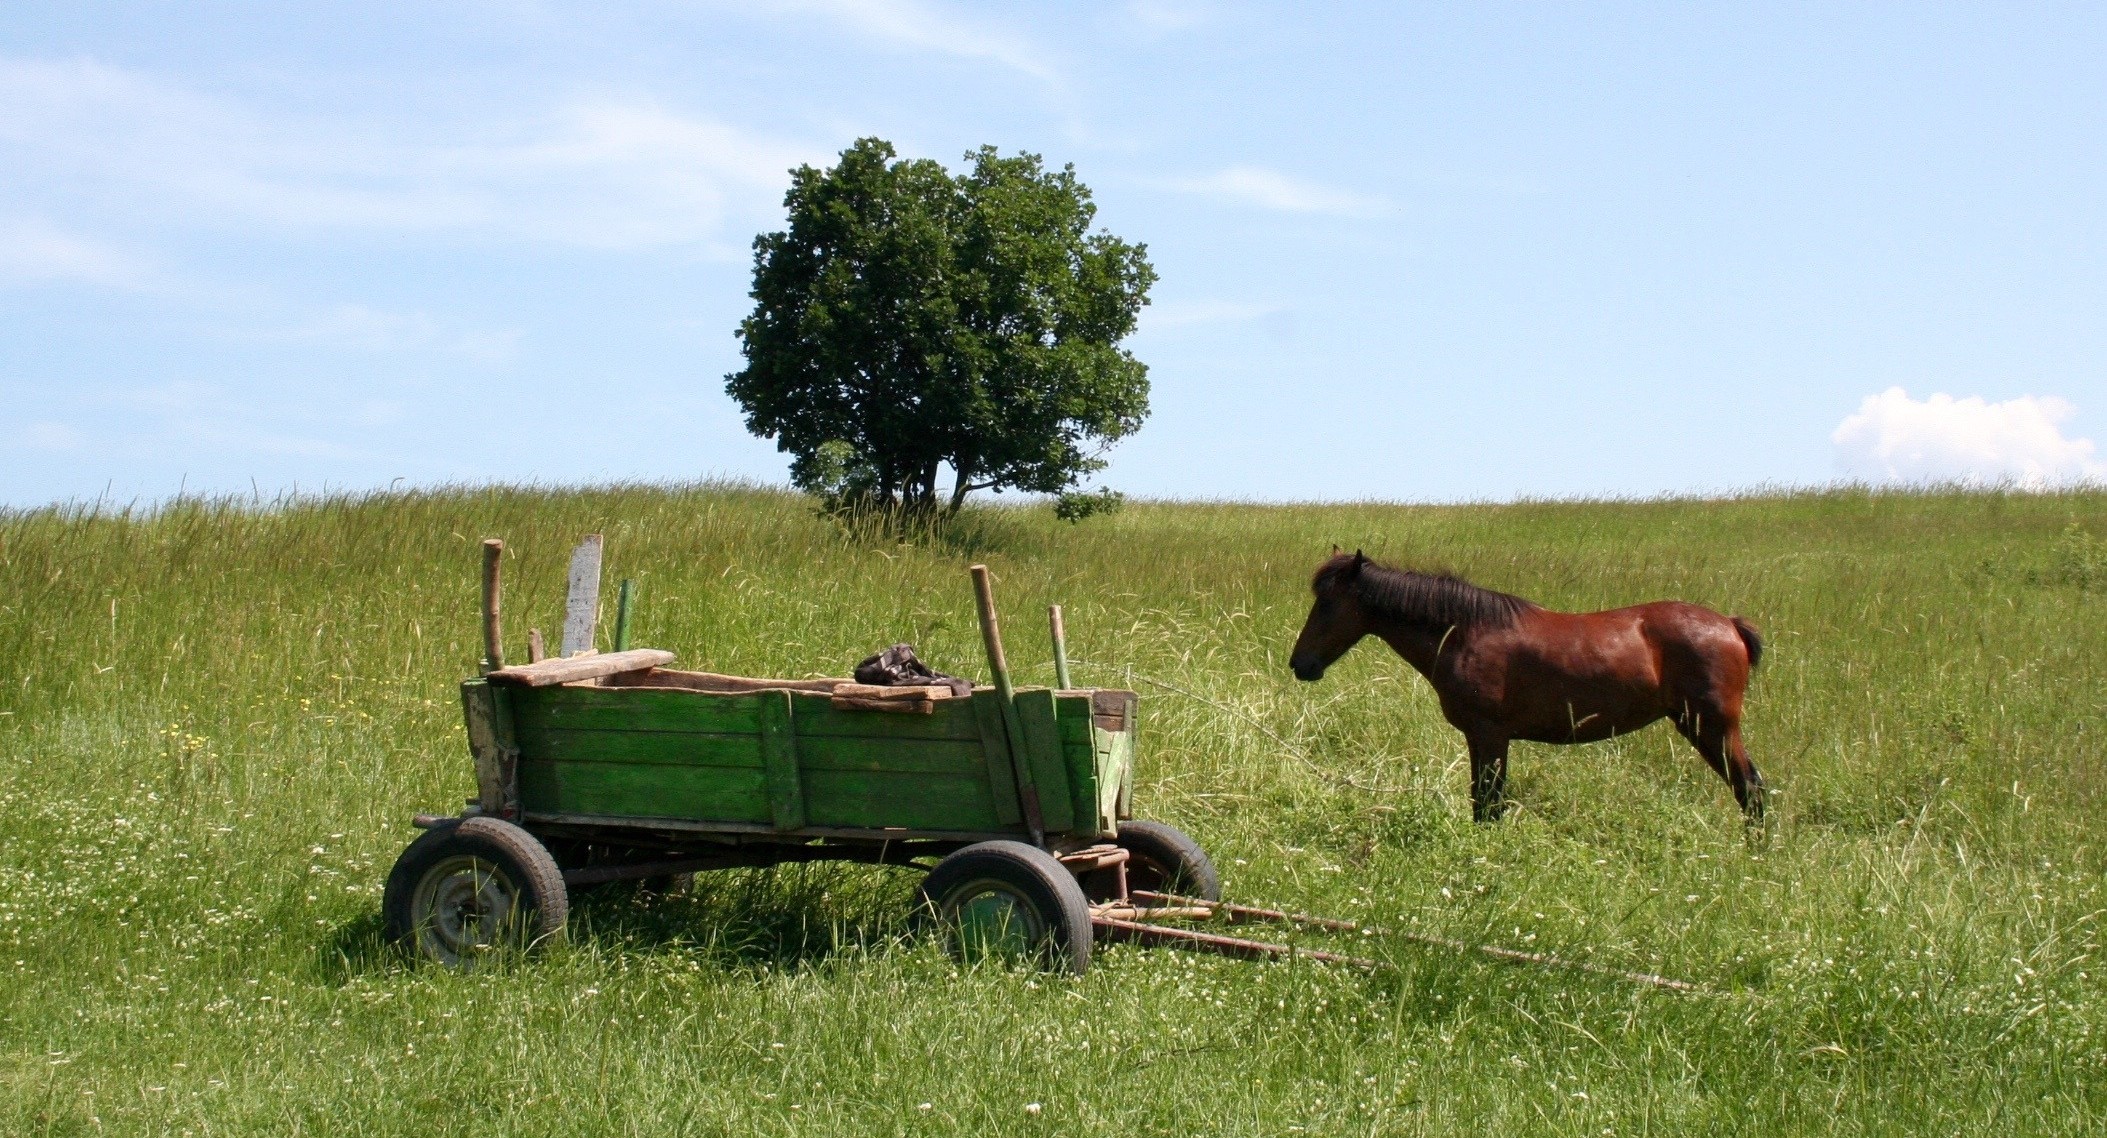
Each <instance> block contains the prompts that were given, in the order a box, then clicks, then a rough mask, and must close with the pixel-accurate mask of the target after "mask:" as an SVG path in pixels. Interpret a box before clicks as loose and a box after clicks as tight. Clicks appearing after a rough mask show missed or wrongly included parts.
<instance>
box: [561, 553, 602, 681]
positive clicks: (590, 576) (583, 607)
mask: <svg viewBox="0 0 2107 1138" xmlns="http://www.w3.org/2000/svg"><path fill="white" fill-rule="evenodd" d="M599 623H600V535H599V534H596V533H589V534H586V535H585V540H584V541H582V542H579V543H578V548H576V549H574V550H572V551H571V575H570V587H569V589H568V590H566V591H565V593H564V602H563V654H564V655H566V656H575V655H577V654H578V653H580V652H583V651H586V650H587V649H589V648H591V647H592V646H593V631H594V630H595V629H596V628H597V627H598V626H599Z"/></svg>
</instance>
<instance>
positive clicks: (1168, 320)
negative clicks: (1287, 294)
mask: <svg viewBox="0 0 2107 1138" xmlns="http://www.w3.org/2000/svg"><path fill="white" fill-rule="evenodd" d="M1287 310H1288V306H1287V305H1284V304H1261V303H1257V302H1255V301H1247V300H1169V301H1164V302H1163V303H1161V304H1151V305H1149V306H1148V307H1147V308H1144V309H1142V311H1141V320H1142V326H1143V327H1144V328H1157V329H1162V328H1189V327H1192V326H1194V325H1198V324H1242V323H1246V322H1248V321H1252V320H1260V319H1263V318H1265V317H1268V316H1278V315H1280V314H1282V313H1284V312H1286V311H1287Z"/></svg>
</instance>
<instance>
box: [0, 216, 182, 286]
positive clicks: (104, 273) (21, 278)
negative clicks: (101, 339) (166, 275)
mask: <svg viewBox="0 0 2107 1138" xmlns="http://www.w3.org/2000/svg"><path fill="white" fill-rule="evenodd" d="M158 276H159V274H158V273H157V272H156V271H155V269H154V266H153V265H152V264H151V263H150V262H148V261H147V260H146V259H145V258H142V257H140V256H138V255H136V254H133V253H130V252H127V251H125V250H123V249H120V248H118V247H116V246H115V245H112V244H110V243H108V242H106V241H98V240H96V239H94V238H91V237H85V236H82V235H80V234H77V233H69V232H67V231H65V230H62V229H60V228H59V227H58V226H56V225H53V224H52V223H51V222H49V221H46V220H44V219H43V218H39V217H18V218H0V283H15V284H50V283H55V282H65V283H73V284H90V285H101V286H104V287H108V288H121V289H140V288H146V287H149V286H150V285H152V284H153V283H155V281H156V280H157V278H158Z"/></svg>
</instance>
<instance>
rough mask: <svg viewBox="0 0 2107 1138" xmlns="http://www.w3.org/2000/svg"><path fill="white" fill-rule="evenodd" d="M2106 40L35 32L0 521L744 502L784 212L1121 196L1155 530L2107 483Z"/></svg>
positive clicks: (482, 9) (2100, 12)
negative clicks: (678, 489)
mask: <svg viewBox="0 0 2107 1138" xmlns="http://www.w3.org/2000/svg"><path fill="white" fill-rule="evenodd" d="M2103 58H2107V7H2102V6H2097V5H2081V4H2021V3H1997V4H1981V5H1946V4H1895V5H1852V4H1830V5H1788V4H1778V3H1763V4H1751V5H1745V6H1737V5H1733V4H1727V3H1719V4H1703V5H1690V4H1661V5H1622V4H1614V3H1607V4H1590V5H1568V4H1543V5H1530V4H1487V5H1432V4H1426V5H1421V4H1406V3H1381V4H1366V5H1360V4H1344V3H1342V4H1334V5H1287V4H1282V5H1262V4H1255V3H1248V4H1247V3H1230V2H1222V3H1212V2H1202V0H1192V2H1183V0H1137V2H1122V3H1103V4H1086V3H1075V4H1047V5H995V4H983V5H972V4H965V3H946V2H939V0H894V2H889V0H780V2H771V0H747V2H743V3H713V2H709V0H689V2H685V3H634V4H620V3H612V2H610V3H599V4H590V5H588V4H577V5H563V4H555V3H535V2H530V0H513V2H503V0H487V2H463V3H447V2H443V0H421V2H419V3H414V4H397V3H390V2H387V0H361V2H360V3H358V4H338V3H331V2H327V0H313V2H304V3H301V4H260V3H259V4H238V3H213V2H210V0H199V2H193V3H186V4H183V5H170V4H165V3H104V2H97V0H66V2H64V3H46V2H43V0H9V3H7V4H6V5H5V6H4V7H0V505H7V506H17V507H20V506H36V505H41V504H44V503H48V502H53V501H69V500H70V501H92V500H95V499H97V498H99V497H105V496H107V497H112V498H115V499H118V500H145V501H154V500H159V499H163V498H166V497H167V496H169V495H171V494H174V493H177V492H178V491H179V490H180V491H189V492H206V493H237V492H238V493H245V494H246V493H257V494H261V495H263V496H264V497H266V498H269V497H273V496H275V495H276V494H278V493H280V492H282V491H285V490H287V489H292V488H298V489H300V490H304V491H321V490H335V491H363V490H370V489H382V488H387V487H391V486H392V487H404V486H407V487H417V486H427V485H436V484H443V483H452V482H472V483H480V482H492V481H498V482H537V483H542V484H574V483H582V482H595V481H606V480H628V479H646V480H667V481H687V480H692V479H696V478H702V477H729V478H740V479H751V480H758V481H762V482H775V483H780V482H783V481H785V480H786V479H787V469H788V460H787V457H786V456H784V455H781V454H779V453H777V451H776V450H775V448H774V445H773V444H772V443H771V442H769V441H767V440H762V439H757V438H754V437H753V436H751V435H749V434H748V433H747V432H746V430H745V428H744V426H743V424H742V422H741V419H740V415H739V412H738V408H737V407H736V406H735V405H734V404H733V403H732V402H731V400H730V399H729V398H728V397H727V396H726V395H725V394H724V378H725V376H726V375H727V374H728V373H730V372H733V371H736V370H738V368H739V367H740V366H741V362H742V361H741V357H740V355H739V346H738V342H737V340H736V339H735V337H734V334H733V333H734V329H735V328H736V326H737V324H738V322H739V320H740V319H741V318H742V317H743V316H744V315H745V314H746V313H747V312H748V310H749V309H750V307H751V304H752V301H751V299H750V298H749V297H748V295H747V290H748V288H749V286H750V282H751V271H752V263H751V245H752V241H753V238H754V236H755V235H756V234H757V233H761V232H764V231H767V230H771V229H775V228H779V227H780V226H781V224H782V220H783V212H782V195H783V192H784V189H785V188H786V187H787V185H788V171H789V170H790V169H791V168H792V167H794V166H797V165H799V164H801V163H811V164H815V165H821V166H824V165H826V164H829V163H830V162H831V161H832V159H833V158H834V156H835V155H836V154H838V153H839V152H840V151H841V150H842V149H843V148H844V147H846V146H848V145H849V144H850V143H851V142H852V141H853V140H855V139H857V138H859V137H864V136H872V135H875V136H879V137H882V138H885V139H888V140H890V141H892V142H893V143H894V144H895V145H896V146H897V147H898V148H899V150H900V151H901V152H902V153H903V154H904V155H908V156H915V157H930V158H935V159H938V160H940V161H943V162H945V163H947V164H949V165H952V166H953V167H954V168H956V167H957V166H958V165H959V164H960V162H961V160H962V157H963V156H964V155H965V153H966V152H967V151H969V150H971V149H973V148H975V147H978V146H980V145H983V144H992V145H994V146H996V147H999V148H1000V149H1001V150H1003V151H1004V152H1015V151H1018V150H1024V151H1029V152H1032V153H1035V154H1039V155H1042V156H1043V157H1044V158H1045V159H1046V160H1047V161H1048V162H1049V163H1051V164H1053V165H1057V166H1058V165H1061V164H1069V163H1072V164H1073V165H1074V167H1075V170H1076V172H1077V174H1078V176H1079V177H1080V178H1081V179H1082V181H1083V182H1084V183H1085V184H1087V185H1088V186H1090V187H1091V189H1092V190H1093V192H1094V194H1095V198H1096V202H1097V205H1098V207H1099V212H1098V223H1099V224H1100V225H1101V226H1102V227H1104V228H1106V229H1108V230H1110V231H1111V232H1113V233H1115V234H1118V235H1119V236H1121V237H1123V238H1126V239H1128V240H1130V241H1137V242H1142V243H1145V244H1146V245H1147V247H1148V252H1149V256H1150V259H1151V260H1152V261H1153V263H1154V264H1155V266H1156V268H1157V270H1158V272H1159V273H1160V280H1159V282H1158V284H1157V285H1156V287H1155V289H1154V291H1153V292H1152V294H1151V304H1150V306H1149V307H1148V308H1147V309H1146V310H1145V313H1144V316H1143V319H1142V323H1141V327H1140V330H1139V331H1138V332H1137V333H1136V334H1135V335H1134V336H1133V337H1132V338H1131V339H1130V340H1129V341H1128V345H1127V346H1128V347H1129V348H1131V350H1132V351H1133V352H1134V353H1135V354H1136V355H1137V356H1138V357H1139V358H1140V359H1141V360H1142V361H1143V362H1145V363H1146V364H1148V365H1149V368H1150V378H1151V381H1152V384H1153V394H1152V414H1151V415H1150V417H1149V419H1148V421H1147V423H1146V424H1145V425H1144V426H1143V428H1142V429H1141V431H1140V432H1139V433H1138V434H1136V435H1135V436H1133V437H1132V438H1131V439H1129V440H1127V441H1125V442H1123V443H1122V444H1121V445H1120V446H1119V447H1118V448H1117V449H1115V450H1114V451H1112V452H1111V454H1110V456H1109V457H1110V459H1111V463H1110V465H1109V467H1108V468H1107V469H1106V470H1105V471H1104V472H1103V473H1102V475H1101V476H1100V479H1099V481H1101V482H1102V483H1103V484H1104V485H1108V486H1111V487H1114V488H1117V489H1120V490H1122V491H1125V492H1127V493H1128V494H1130V495H1137V496H1142V497H1151V498H1208V499H1218V498H1237V499H1261V500H1314V499H1322V500H1344V499H1385V500H1407V501H1460V500H1470V501H1503V500H1510V499H1515V498H1541V497H1573V496H1635V497H1643V496H1652V495H1657V494H1706V493H1724V492H1734V491H1740V490H1746V489H1751V488H1760V487H1776V486H1800V485H1815V484H1823V483H1827V482H1831V481H1833V480H1838V479H1850V480H1864V481H1872V482H1916V481H1923V480H1934V479H1963V480H1975V481H1983V482H1994V483H2007V484H2014V485H2020V486H2043V487H2046V486H2057V485H2064V484H2068V483H2071V482H2075V481H2097V480H2101V479H2103V478H2107V456H2103V455H2102V454H2101V453H2100V451H2099V450H2098V449H2097V448H2096V447H2095V445H2094V443H2093V441H2092V440H2093V439H2094V438H2095V437H2097V436H2099V435H2100V434H2101V433H2102V432H2107V318H2103V317H2107V215H2103V210H2102V204H2101V203H2102V202H2107V189H2103V187H2107V67H2102V66H2101V65H2100V60H2102V59H2103Z"/></svg>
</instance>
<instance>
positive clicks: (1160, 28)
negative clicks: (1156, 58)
mask: <svg viewBox="0 0 2107 1138" xmlns="http://www.w3.org/2000/svg"><path fill="white" fill-rule="evenodd" d="M1127 14H1128V15H1129V16H1130V17H1132V18H1133V20H1134V22H1135V23H1138V24H1140V25H1141V26H1142V27H1144V28H1147V29H1148V30H1150V31H1154V32H1182V31H1184V30H1186V29H1188V28H1194V27H1198V26H1199V25H1200V24H1203V23H1205V22H1206V21H1207V19H1208V18H1209V17H1210V16H1212V15H1213V11H1212V6H1211V5H1208V4H1202V3H1196V2H1194V0H1131V2H1130V3H1129V4H1128V5H1127Z"/></svg>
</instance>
